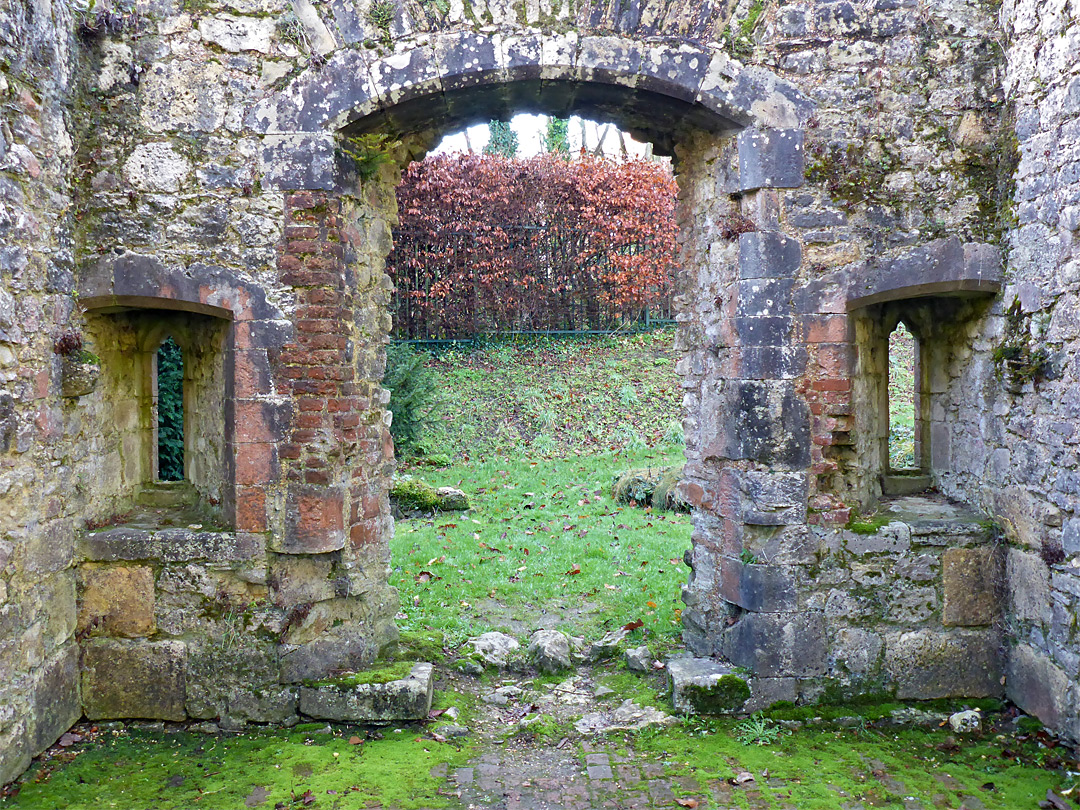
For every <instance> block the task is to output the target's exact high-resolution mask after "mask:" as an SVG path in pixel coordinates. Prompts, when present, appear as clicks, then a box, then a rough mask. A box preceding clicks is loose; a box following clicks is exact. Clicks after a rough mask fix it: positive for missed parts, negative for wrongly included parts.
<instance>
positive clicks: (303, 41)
mask: <svg viewBox="0 0 1080 810" xmlns="http://www.w3.org/2000/svg"><path fill="white" fill-rule="evenodd" d="M274 27H275V28H276V29H277V33H278V36H279V37H281V38H282V39H283V40H284V41H285V42H291V43H292V44H293V45H295V46H296V47H297V48H299V49H301V50H306V51H310V50H311V44H310V43H309V42H308V36H307V29H305V28H304V24H303V23H302V22H300V18H299V17H297V16H296V13H295V12H293V11H291V10H290V11H286V12H285V13H284V14H282V15H281V16H280V17H278V19H277V22H276V23H275V25H274Z"/></svg>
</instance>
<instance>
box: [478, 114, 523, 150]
mask: <svg viewBox="0 0 1080 810" xmlns="http://www.w3.org/2000/svg"><path fill="white" fill-rule="evenodd" d="M488 132H489V133H490V136H491V137H490V138H489V139H488V144H487V146H485V147H484V154H485V155H502V156H503V157H507V158H512V157H516V156H517V151H518V136H517V133H516V132H514V130H513V129H511V127H510V124H509V122H507V121H490V122H489V123H488Z"/></svg>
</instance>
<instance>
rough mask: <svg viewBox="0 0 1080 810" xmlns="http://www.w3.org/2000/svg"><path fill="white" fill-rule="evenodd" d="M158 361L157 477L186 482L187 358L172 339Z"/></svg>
mask: <svg viewBox="0 0 1080 810" xmlns="http://www.w3.org/2000/svg"><path fill="white" fill-rule="evenodd" d="M157 361H158V478H160V479H161V480H162V481H183V480H184V358H183V353H182V352H181V350H180V347H179V346H177V345H176V342H175V341H174V340H173V339H172V338H171V337H170V338H166V339H165V342H164V343H162V344H161V348H160V349H158V354H157Z"/></svg>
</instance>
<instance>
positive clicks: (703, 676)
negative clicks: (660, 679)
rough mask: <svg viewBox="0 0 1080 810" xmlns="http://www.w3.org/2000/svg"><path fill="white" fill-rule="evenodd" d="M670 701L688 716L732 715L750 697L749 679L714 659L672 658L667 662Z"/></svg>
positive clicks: (677, 709)
mask: <svg viewBox="0 0 1080 810" xmlns="http://www.w3.org/2000/svg"><path fill="white" fill-rule="evenodd" d="M667 673H668V684H669V686H670V687H671V702H672V704H673V705H674V707H675V710H676V711H678V712H686V713H688V714H731V713H734V712H738V711H739V710H740V709H742V708H743V705H744V704H745V703H746V701H747V700H749V698H750V686H749V684H748V683H747V681H746V678H744V677H742V676H741V675H738V674H737V673H736V672H735V669H734V668H733V667H732V666H730V665H729V664H724V663H722V662H720V661H716V660H714V659H712V658H688V657H687V658H671V659H668V662H667Z"/></svg>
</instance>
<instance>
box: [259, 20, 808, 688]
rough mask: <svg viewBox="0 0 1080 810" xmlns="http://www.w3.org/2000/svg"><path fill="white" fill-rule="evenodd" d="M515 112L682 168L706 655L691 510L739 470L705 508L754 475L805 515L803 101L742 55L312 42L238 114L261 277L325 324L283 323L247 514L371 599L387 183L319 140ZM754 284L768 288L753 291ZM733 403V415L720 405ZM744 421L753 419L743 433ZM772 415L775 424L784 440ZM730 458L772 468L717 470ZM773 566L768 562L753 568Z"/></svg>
mask: <svg viewBox="0 0 1080 810" xmlns="http://www.w3.org/2000/svg"><path fill="white" fill-rule="evenodd" d="M522 108H525V109H531V110H534V111H537V112H546V113H549V114H560V115H565V114H567V113H570V112H589V111H597V112H599V113H601V114H602V115H603V116H604V117H605V118H606V119H607V120H612V121H614V122H615V123H616V124H619V125H620V126H623V127H624V128H627V129H629V130H630V131H631V132H634V133H636V134H639V135H641V136H644V137H645V138H648V139H650V140H652V141H653V142H654V143H657V142H659V144H660V151H666V152H668V153H669V154H673V155H674V156H675V158H676V162H677V166H678V168H679V172H680V174H681V175H682V177H683V181H682V184H681V185H682V191H681V197H682V204H681V205H680V209H681V213H680V222H681V225H682V227H683V235H682V237H681V242H682V250H683V253H684V255H685V256H686V257H687V259H688V261H689V264H688V265H687V266H686V268H685V269H684V272H683V274H682V280H681V281H680V285H679V286H680V289H679V291H678V293H677V295H678V296H679V298H680V303H679V304H677V307H676V309H681V310H682V311H683V318H684V323H683V325H682V328H681V329H680V334H679V338H678V340H679V343H680V348H681V349H682V350H683V351H685V352H686V354H687V357H686V359H685V360H684V361H683V365H682V369H683V373H684V375H685V379H686V382H685V384H684V387H685V389H686V391H687V403H688V407H687V410H688V416H687V419H688V421H687V428H688V431H687V433H688V443H687V450H688V464H687V468H686V469H687V472H686V477H687V481H686V483H685V486H686V489H687V494H688V496H689V499H690V500H691V501H692V502H693V503H694V504H695V505H696V506H697V507H698V508H699V509H701V510H702V515H703V517H702V519H701V520H700V521H699V524H698V525H699V528H698V530H697V531H696V532H695V535H694V551H693V553H691V554H690V555H689V557H688V561H689V562H690V564H691V568H692V571H693V573H692V574H691V577H690V585H689V588H688V590H687V598H686V601H687V605H688V610H687V611H686V612H685V613H684V614H683V615H684V619H686V620H687V627H688V641H690V642H691V643H692V645H693V649H694V650H695V651H696V652H700V653H703V654H713V653H714V652H717V651H718V649H717V648H716V646H715V645H716V641H715V636H716V635H718V632H719V629H720V628H722V627H724V626H726V623H725V617H726V614H723V610H724V609H723V608H722V607H720V605H719V602H720V601H722V600H724V599H730V598H731V597H732V596H733V592H732V590H731V588H730V587H729V588H727V589H726V590H724V589H722V588H721V587H719V585H720V583H718V582H717V581H716V580H717V578H716V576H715V575H714V573H713V572H715V571H717V570H718V569H719V568H720V567H721V566H720V563H719V556H720V554H721V553H723V551H722V549H720V548H719V547H718V543H717V537H718V535H717V532H715V531H714V530H713V527H712V526H711V524H709V521H710V520H713V519H714V517H713V515H715V513H716V506H715V503H716V500H717V493H719V492H720V490H721V489H722V488H723V487H724V486H725V483H724V482H725V481H730V480H731V479H732V476H733V475H734V477H735V478H739V479H740V480H742V479H744V478H745V480H744V481H743V483H744V484H745V486H744V487H743V489H744V490H746V493H745V494H746V497H745V500H746V501H747V504H746V505H737V513H733V514H729V515H725V518H724V519H725V520H728V521H729V522H730V523H731V524H732V525H735V524H739V525H741V524H742V523H743V522H744V520H749V521H751V522H752V521H753V519H754V516H753V510H754V504H753V503H752V502H753V500H754V498H755V497H756V496H755V492H756V491H757V490H761V489H763V488H764V490H765V491H766V496H767V497H766V500H770V501H771V500H775V497H774V495H775V496H776V497H782V498H786V499H789V500H791V499H793V502H792V504H791V505H790V507H789V508H788V507H785V509H784V510H783V515H782V517H781V518H778V519H781V521H783V520H790V521H793V522H794V521H798V520H799V519H801V520H803V521H805V516H806V490H807V484H806V477H807V475H808V469H807V468H808V467H809V451H808V450H807V446H808V445H809V432H810V425H809V413H808V411H807V409H806V406H805V404H804V403H803V402H802V401H801V400H800V397H799V394H798V392H797V391H796V378H797V377H798V376H799V375H801V374H803V373H804V372H805V350H803V351H802V353H801V354H800V347H799V345H798V343H799V336H798V335H797V333H796V332H797V330H796V322H795V321H796V319H795V318H793V317H791V313H792V312H793V308H794V304H793V300H792V298H791V296H792V288H793V285H794V279H795V278H796V277H797V276H798V274H799V267H800V265H801V251H800V248H799V245H798V243H797V242H796V241H795V240H792V239H789V238H787V237H785V236H784V235H783V234H782V233H781V232H780V230H781V222H780V219H779V215H778V211H779V208H780V206H779V204H778V200H779V197H778V194H779V190H780V189H785V188H797V187H799V186H801V185H802V183H803V153H802V129H801V128H802V126H803V125H804V124H805V123H806V122H807V120H808V119H809V117H810V113H811V109H812V105H811V104H810V102H809V101H808V100H807V99H806V98H805V97H804V96H803V95H802V94H801V93H800V92H799V91H798V90H797V89H795V88H794V87H793V86H791V85H789V84H787V83H786V82H784V81H782V80H781V79H779V78H778V77H776V76H775V75H773V74H770V73H769V72H767V71H764V70H760V69H755V68H746V67H743V66H742V65H740V64H739V63H738V62H736V61H734V60H732V59H731V58H730V57H728V56H727V55H726V54H724V53H723V52H722V51H721V50H720V48H719V47H718V46H714V45H702V44H699V43H696V42H693V41H690V40H687V39H682V38H655V39H649V38H644V37H633V36H625V35H610V34H604V35H595V36H594V35H590V34H587V33H586V34H581V35H579V34H577V33H575V32H568V33H550V32H547V33H542V32H538V31H536V30H530V29H522V30H503V31H502V32H499V33H490V34H489V33H483V32H476V31H456V32H448V33H439V32H435V33H432V34H431V35H429V36H418V37H414V38H412V39H405V40H403V41H399V42H396V43H395V44H394V46H393V53H392V54H389V55H387V54H381V53H377V52H375V51H372V52H371V53H370V54H369V53H367V52H366V51H365V50H364V49H362V48H356V47H354V48H347V49H341V50H338V51H335V52H329V53H327V54H325V56H324V58H323V59H322V60H320V64H319V65H318V66H312V67H309V68H308V69H306V70H305V71H304V72H303V73H301V74H300V75H298V76H297V77H296V78H294V79H293V80H292V81H290V82H289V83H288V85H287V86H285V87H284V88H282V89H280V90H278V91H277V92H275V93H272V94H270V95H268V96H267V97H266V98H264V99H263V100H261V101H259V102H258V103H257V104H255V105H254V106H253V107H252V108H251V109H250V110H249V112H248V113H247V116H246V119H245V121H246V124H247V126H248V127H249V128H251V129H252V130H254V131H256V132H258V133H260V134H261V136H262V138H263V149H262V172H263V174H262V177H263V183H264V186H266V185H269V186H271V187H275V188H279V189H281V190H282V191H284V192H285V216H286V220H285V227H284V240H283V244H282V249H281V253H280V255H279V271H280V279H281V281H282V282H283V283H284V284H286V285H289V286H291V287H293V289H294V290H295V292H296V295H297V305H298V307H299V308H300V309H301V310H303V311H304V312H308V313H315V312H318V313H321V314H320V315H319V316H318V317H320V318H322V319H323V320H321V321H319V322H318V323H314V322H311V323H305V322H304V321H302V320H300V321H297V324H296V325H297V329H296V330H295V333H294V334H293V340H292V342H290V343H289V344H288V345H287V346H286V347H285V349H284V350H283V351H282V352H281V355H280V360H281V367H279V368H277V369H276V371H275V372H274V375H275V377H276V378H278V379H280V380H282V387H280V388H279V389H278V393H279V394H282V393H285V394H286V396H287V397H289V399H290V401H291V404H292V406H293V407H292V411H291V414H292V417H291V418H289V419H287V420H286V423H285V424H284V426H283V427H282V429H281V434H280V439H279V443H278V445H277V447H278V451H279V452H278V456H279V458H280V459H281V467H280V476H279V480H281V481H284V482H287V483H286V484H285V485H284V487H283V489H279V496H278V497H279V498H283V501H282V505H283V506H284V510H282V511H283V512H284V513H285V514H287V515H288V518H287V520H286V521H285V522H284V523H281V525H275V524H273V522H272V519H270V518H268V519H267V523H266V524H265V526H267V527H269V528H270V549H271V550H272V551H273V552H275V553H277V554H280V555H282V556H287V555H326V554H337V555H340V560H341V562H340V567H341V570H342V577H341V581H342V582H344V583H346V584H347V586H348V587H347V594H346V598H351V595H352V594H357V593H359V594H364V593H365V592H368V593H373V594H375V597H376V599H375V601H378V600H382V599H383V597H384V596H385V587H386V586H385V581H384V573H383V570H384V566H385V565H386V563H387V560H388V555H389V549H388V538H389V532H390V531H392V519H391V518H390V516H389V510H388V503H387V499H386V486H387V480H386V472H387V470H388V469H389V464H390V463H391V461H392V444H391V442H390V438H389V432H388V428H387V424H388V423H387V421H386V419H384V418H383V414H384V413H385V410H384V409H385V404H386V392H384V391H383V389H382V388H381V378H382V370H383V367H382V363H383V362H384V360H383V352H382V344H383V342H384V341H385V340H386V337H387V335H388V333H389V312H388V309H387V304H388V303H389V295H388V291H389V289H390V283H389V279H388V278H387V277H386V276H385V273H384V259H385V256H386V254H387V253H388V252H389V249H390V246H391V244H390V222H392V221H393V218H394V217H395V211H394V210H393V190H392V189H393V184H394V182H395V181H394V178H392V177H390V176H385V177H379V178H376V179H375V180H373V181H369V182H367V183H366V184H364V187H363V188H362V190H358V185H360V184H359V181H358V179H357V178H356V177H355V176H350V173H349V169H348V166H347V163H346V161H344V160H342V159H340V158H339V156H338V151H337V148H336V144H337V140H336V139H337V137H338V135H339V133H341V132H345V133H350V132H365V131H387V132H390V133H392V134H394V135H395V136H405V135H410V134H417V133H420V134H421V138H420V144H419V149H420V150H421V151H423V149H424V148H425V144H430V143H431V142H432V141H433V139H434V137H435V136H437V135H438V134H441V133H442V132H445V131H447V130H450V129H451V128H456V127H461V126H463V125H465V124H468V123H473V122H475V121H477V120H486V119H488V118H490V117H493V112H492V111H493V110H494V111H495V114H505V113H507V112H509V111H511V110H520V109H522ZM369 186H370V187H369ZM740 223H750V226H749V230H751V231H753V232H752V233H742V235H741V236H739V235H738V234H739V233H741V232H742V231H743V230H745V229H746V228H744V227H743V226H742V225H741V224H740ZM313 257H326V258H325V259H324V258H317V259H316V258H313ZM330 257H333V258H330ZM331 270H332V272H331ZM763 288H764V289H766V290H767V293H768V295H769V296H773V297H775V298H776V299H777V300H776V301H775V303H768V302H766V300H765V298H764V297H763V294H762V289H763ZM326 302H334V306H333V307H330V308H327V307H326V306H325V304H326ZM772 309H778V310H779V317H776V316H775V315H774V314H773V313H772V311H771V310H772ZM301 317H303V316H301ZM345 324H356V325H357V326H358V329H357V330H350V329H347V328H345V326H344V325H345ZM732 329H734V331H732ZM334 335H337V336H339V337H340V340H341V345H342V346H346V345H348V346H349V347H350V348H349V349H348V350H345V349H341V350H338V351H337V352H336V353H332V354H326V353H324V352H322V351H321V350H317V349H316V348H315V347H316V346H319V345H324V344H325V342H326V341H327V339H328V338H329V337H331V336H334ZM800 358H801V359H800ZM800 363H801V365H800ZM327 367H330V368H332V369H334V375H335V379H336V381H335V382H333V383H331V381H330V380H328V379H321V376H322V375H325V374H326V371H325V368H327ZM313 376H314V377H315V378H316V380H317V381H313V380H312V379H311V378H312V377H313ZM286 380H287V381H289V382H287V383H286V382H285V381H286ZM316 392H317V393H316ZM774 405H775V406H776V407H778V408H779V409H780V418H774V416H771V415H770V417H769V418H768V419H765V420H762V419H761V417H760V411H761V410H762V409H764V408H772V407H773V406H774ZM721 413H722V414H724V416H722V417H720V418H717V415H718V414H721ZM732 413H734V414H736V416H737V417H738V418H736V419H734V420H733V419H729V418H728V415H729V414H732ZM755 419H757V420H758V421H765V422H768V423H769V425H770V426H769V427H768V428H767V429H766V430H764V431H762V430H761V427H760V425H758V424H757V423H756V422H755ZM789 429H790V430H793V431H794V434H795V440H794V441H792V440H789V439H788V438H786V437H785V436H784V435H783V434H784V433H785V431H787V430H789ZM796 444H797V445H798V447H794V445H796ZM747 463H749V464H764V465H772V466H773V467H775V468H776V472H754V473H750V474H749V476H748V477H747V476H745V475H743V474H742V473H741V472H739V471H738V470H736V471H735V472H734V473H729V472H725V470H727V468H728V467H730V466H732V465H734V466H736V467H739V466H742V465H745V464H747ZM747 488H749V489H747ZM777 493H779V494H777ZM758 494H760V493H758ZM728 502H731V499H730V498H729V499H728ZM774 525H775V524H774ZM734 553H735V556H736V558H737V557H738V552H734ZM774 574H775V576H781V575H782V572H780V571H779V569H778V571H777V572H772V571H771V570H770V571H766V572H765V573H764V576H766V577H768V576H774ZM760 576H761V575H759V577H760ZM775 576H774V578H775ZM729 580H730V578H729V579H728V580H725V582H724V583H723V584H724V585H730V581H729ZM754 587H755V588H757V585H755V586H754ZM757 589H758V590H759V591H761V592H763V593H765V597H764V601H762V598H761V597H760V595H755V596H754V597H753V600H752V604H750V605H749V609H751V610H762V611H774V610H778V609H789V608H788V606H787V603H786V602H785V603H784V604H783V605H779V604H777V603H775V599H774V596H775V594H776V593H777V592H778V589H777V588H774V587H771V586H769V585H768V583H766V584H765V585H763V586H762V587H760V588H757ZM792 598H794V597H793V596H792ZM770 600H771V601H770ZM363 602H364V597H361V598H360V603H363ZM379 604H380V605H382V607H384V608H385V609H386V610H387V611H388V615H383V614H382V613H381V612H380V613H376V612H374V611H372V613H371V614H369V615H374V616H377V618H378V619H379V620H380V621H382V620H384V619H385V622H383V626H385V625H386V624H390V623H392V621H391V619H390V616H392V615H393V608H392V606H391V602H390V600H385V604H384V603H383V602H380V603H379ZM380 609H381V608H380ZM375 625H376V623H375V622H369V624H368V627H369V628H372V627H374V626H375ZM346 630H347V632H346ZM339 632H340V633H346V635H347V636H348V639H346V641H347V642H348V643H342V639H321V638H320V639H315V640H312V641H309V642H307V643H306V644H305V645H303V646H301V647H298V648H296V649H290V650H287V651H285V652H284V653H283V658H282V661H283V672H284V673H285V675H284V677H285V679H286V680H289V679H294V680H295V679H296V678H306V677H312V676H314V675H317V674H318V672H319V670H320V669H325V668H333V667H340V666H342V661H343V660H344V659H343V658H342V657H343V656H345V657H348V656H352V658H351V659H350V660H352V661H353V662H354V663H355V662H356V661H357V660H359V662H360V663H363V662H364V661H366V660H370V657H371V656H372V655H373V654H374V652H375V651H376V650H377V649H378V647H379V646H380V644H381V643H383V642H384V641H385V639H380V638H377V637H376V634H375V633H374V632H373V630H372V629H368V630H363V629H362V628H358V627H346V628H344V629H340V630H339ZM358 656H359V658H358Z"/></svg>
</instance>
